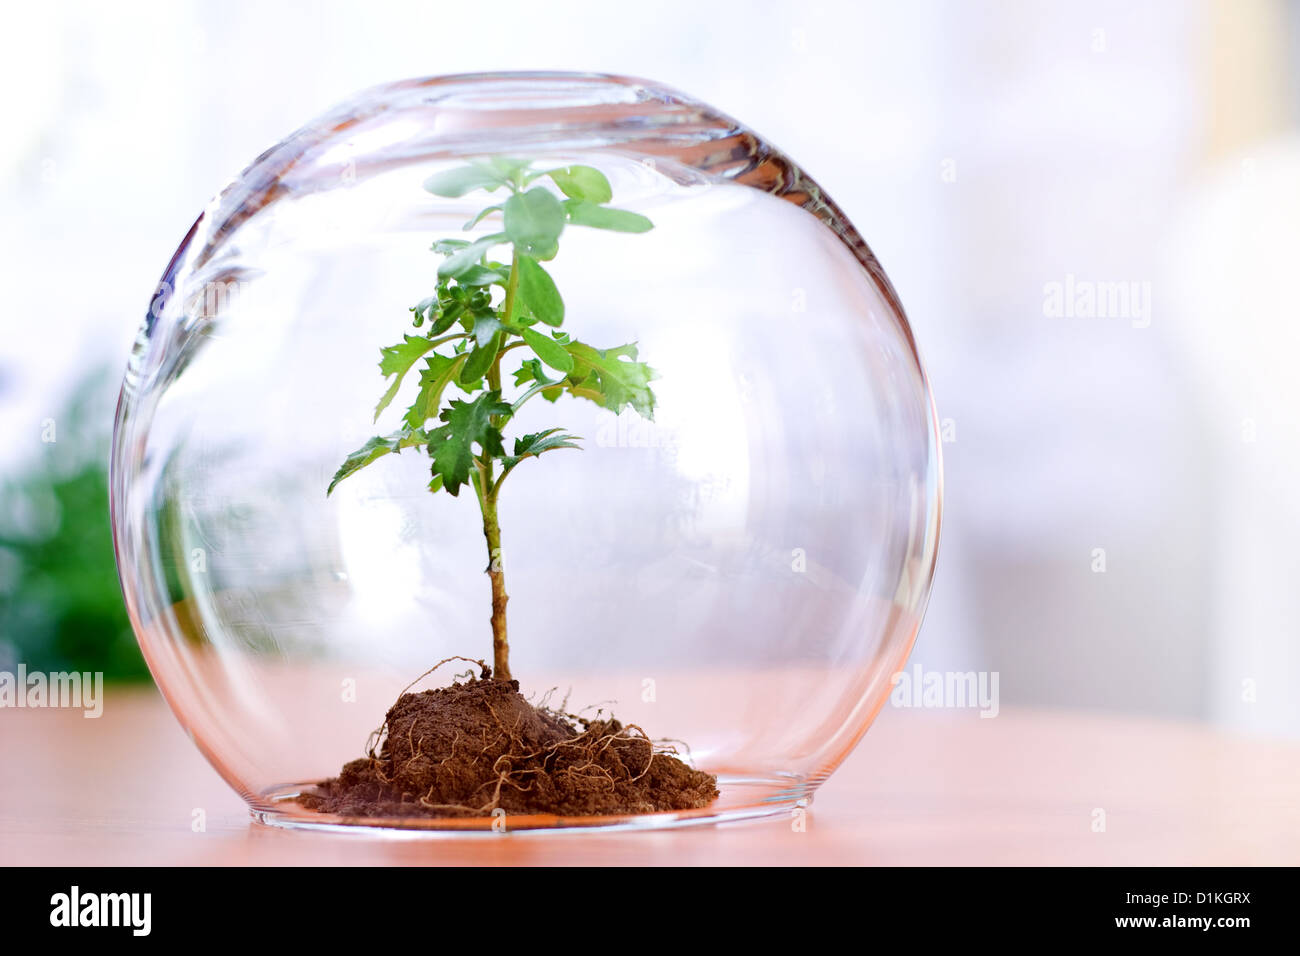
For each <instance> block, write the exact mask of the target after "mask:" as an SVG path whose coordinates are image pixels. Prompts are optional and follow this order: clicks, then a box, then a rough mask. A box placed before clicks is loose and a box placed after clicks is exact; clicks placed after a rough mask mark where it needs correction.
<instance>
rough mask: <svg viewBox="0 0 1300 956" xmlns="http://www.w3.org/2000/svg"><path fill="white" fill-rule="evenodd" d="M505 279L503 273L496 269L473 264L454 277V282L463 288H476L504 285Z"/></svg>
mask: <svg viewBox="0 0 1300 956" xmlns="http://www.w3.org/2000/svg"><path fill="white" fill-rule="evenodd" d="M506 278H507V277H506V275H505V274H504V273H502V272H498V271H497V270H496V269H489V268H488V267H487V266H481V265H478V264H477V263H475V264H474V265H472V266H470V267H469V268H468V269H466V270H465V271H464V272H462V273H461V274H460V275H458V276H456V281H457V282H459V283H460V284H461V285H463V286H468V287H473V288H478V287H480V286H485V285H494V284H495V285H504V284H505V282H506Z"/></svg>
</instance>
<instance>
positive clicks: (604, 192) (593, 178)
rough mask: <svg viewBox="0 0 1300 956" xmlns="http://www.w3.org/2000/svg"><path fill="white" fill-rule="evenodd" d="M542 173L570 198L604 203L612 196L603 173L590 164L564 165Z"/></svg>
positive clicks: (612, 193) (612, 192)
mask: <svg viewBox="0 0 1300 956" xmlns="http://www.w3.org/2000/svg"><path fill="white" fill-rule="evenodd" d="M544 175H546V176H550V177H551V181H552V182H554V183H555V185H557V186H559V187H560V192H562V193H564V195H566V196H568V197H569V198H570V199H582V200H586V201H587V202H594V203H604V202H609V201H610V200H611V199H613V198H614V191H613V190H612V189H610V186H609V180H608V179H606V178H605V174H604V173H602V172H601V171H600V170H599V169H595V168H593V167H591V166H565V167H563V168H561V169H552V170H549V171H547V172H546V173H545V174H544Z"/></svg>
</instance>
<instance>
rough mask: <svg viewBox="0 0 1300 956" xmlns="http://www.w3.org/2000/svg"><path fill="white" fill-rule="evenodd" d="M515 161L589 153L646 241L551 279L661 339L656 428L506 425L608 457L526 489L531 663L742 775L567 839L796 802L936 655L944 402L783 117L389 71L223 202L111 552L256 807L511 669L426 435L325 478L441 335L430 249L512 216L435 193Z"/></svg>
mask: <svg viewBox="0 0 1300 956" xmlns="http://www.w3.org/2000/svg"><path fill="white" fill-rule="evenodd" d="M491 156H497V157H501V156H508V157H524V158H527V159H531V160H533V161H535V162H536V163H538V164H539V165H540V166H543V167H547V168H549V167H553V166H564V165H568V164H577V163H580V164H586V165H588V166H592V167H595V168H597V169H599V170H600V171H602V172H603V173H604V174H605V176H606V177H607V178H608V180H609V182H610V184H611V186H612V190H613V202H612V205H614V206H617V207H619V208H622V209H628V210H634V211H636V212H639V213H642V214H644V215H646V216H648V217H649V218H650V219H651V220H652V221H653V223H654V228H653V230H651V231H649V232H645V233H643V234H639V235H633V234H624V233H617V232H608V231H601V230H598V229H583V228H578V227H576V226H572V225H571V226H569V227H568V228H567V229H566V230H565V231H564V234H563V239H562V242H561V246H560V252H559V255H558V256H556V257H555V259H554V260H553V261H551V262H548V263H547V269H548V270H549V271H550V273H551V275H552V276H554V278H555V281H556V284H557V286H558V288H559V290H560V291H561V293H562V295H563V297H564V301H565V305H566V318H565V322H564V328H565V331H567V332H569V333H570V334H572V335H573V336H574V337H575V338H580V339H581V340H582V341H585V342H588V343H591V344H593V345H596V346H598V347H601V348H604V347H610V346H615V345H621V344H623V343H627V342H636V343H637V344H638V348H639V354H640V359H641V360H642V361H644V362H646V363H648V364H650V365H651V366H653V368H654V369H655V370H656V371H657V372H658V375H659V377H658V379H657V380H656V381H655V383H654V387H655V393H656V395H657V398H658V405H657V408H656V412H655V415H654V419H653V421H647V420H645V419H642V418H640V417H639V416H637V415H636V414H634V413H633V412H631V411H625V412H623V413H621V414H618V415H615V414H614V413H613V412H610V411H607V410H605V409H603V408H601V407H598V406H596V405H594V404H592V403H590V402H586V401H581V400H579V399H576V398H572V397H569V396H564V397H562V398H561V399H560V400H559V401H557V402H555V403H554V404H551V403H548V402H535V403H533V404H531V405H528V406H526V407H525V408H523V409H522V410H521V412H520V415H519V425H518V429H517V431H516V434H518V433H522V432H527V431H531V430H534V426H535V427H537V428H544V427H552V426H563V427H564V428H565V429H566V430H568V431H569V432H571V433H573V434H574V435H577V436H582V442H581V444H582V450H581V451H565V452H564V453H563V454H553V455H548V456H545V457H542V458H539V459H538V460H536V461H529V462H527V463H525V465H524V466H523V467H521V468H520V469H519V472H518V474H517V475H515V476H513V477H512V478H511V482H510V485H509V486H507V487H505V488H504V489H503V492H502V495H501V501H500V524H501V530H502V537H503V542H502V544H503V552H504V563H505V566H506V568H507V574H508V577H509V588H510V597H511V600H510V604H509V616H510V617H509V625H510V638H511V648H512V656H511V664H512V670H513V674H514V676H515V677H516V678H517V679H519V680H520V682H521V685H522V690H523V692H524V693H525V694H526V695H529V696H530V697H531V698H532V699H534V700H541V699H543V698H546V699H549V700H550V701H551V702H552V703H555V704H559V703H560V702H562V701H563V702H566V706H567V708H568V709H569V710H571V711H576V710H578V709H580V708H596V707H604V708H605V709H606V711H607V712H612V713H613V714H614V715H616V716H617V717H618V718H619V719H621V720H623V721H624V722H625V723H635V724H637V725H639V726H641V727H643V728H645V729H646V731H647V732H648V733H649V734H650V736H652V737H655V738H663V739H669V740H674V741H678V743H677V745H676V746H677V748H678V751H679V753H681V754H682V755H683V756H684V757H686V758H687V759H689V761H690V762H691V763H692V764H693V765H695V766H696V767H698V768H701V769H704V770H707V771H710V772H713V773H716V774H718V776H719V786H720V789H721V797H720V798H719V799H718V801H717V802H716V803H715V804H714V805H713V806H711V807H709V808H707V809H704V810H699V811H687V812H682V813H676V814H666V815H651V816H645V817H635V816H634V817H626V818H599V819H596V820H590V819H588V820H582V821H575V820H567V821H566V820H558V821H557V820H551V821H548V824H547V825H554V824H556V823H559V824H566V823H568V824H573V823H582V824H584V825H593V824H596V825H601V826H624V827H639V826H663V825H665V824H670V823H679V822H680V823H689V822H701V821H716V820H721V819H735V818H740V817H746V816H758V815H764V814H774V813H788V812H789V811H790V808H792V807H795V806H799V805H802V804H803V803H806V802H807V801H808V800H809V799H810V798H811V795H812V793H813V791H814V790H815V789H816V788H817V787H818V786H820V785H821V783H822V782H823V781H824V780H825V779H826V778H827V776H828V775H829V774H830V773H831V772H832V771H833V770H834V769H835V768H836V766H838V765H839V764H840V762H841V761H843V759H844V758H845V756H846V755H847V754H848V752H849V751H850V750H851V748H852V747H853V746H854V745H855V743H856V742H857V741H858V740H859V738H860V737H861V736H862V734H863V733H864V732H865V731H866V729H867V727H868V725H869V724H870V722H871V721H872V719H873V718H874V716H875V715H876V713H877V712H878V711H879V709H880V707H881V706H882V704H883V703H884V702H885V700H886V699H887V697H888V694H889V691H890V689H891V684H890V677H891V675H893V674H894V673H896V672H897V671H898V670H900V668H901V667H902V665H903V663H904V661H905V659H906V656H907V654H908V652H909V651H910V649H911V645H912V642H913V640H914V638H915V635H916V632H917V628H918V626H919V622H920V619H921V615H922V612H923V609H924V606H925V603H926V600H927V597H928V594H929V590H930V583H931V577H932V573H933V568H934V561H935V553H936V547H937V543H938V533H939V514H940V498H941V478H940V456H939V444H938V437H937V427H936V419H935V414H934V409H933V404H932V399H931V395H930V392H929V388H928V385H927V383H926V378H925V374H924V372H923V370H922V367H921V362H920V359H919V357H918V354H917V349H916V343H915V342H914V340H913V336H912V332H911V330H910V328H909V327H908V324H907V321H906V319H905V317H904V315H903V310H902V307H901V306H900V304H899V301H898V298H897V296H896V294H895V292H894V290H893V288H892V287H891V285H890V283H889V280H888V279H887V278H886V277H885V274H884V272H883V271H882V269H881V267H880V265H879V264H878V263H877V261H876V259H875V257H874V256H873V255H872V253H871V251H870V250H869V249H868V248H867V246H866V244H865V243H864V242H863V240H862V238H861V237H860V236H859V234H858V232H857V230H856V229H855V228H854V227H853V226H852V225H851V224H850V223H849V221H848V220H847V219H846V218H845V217H844V215H843V214H842V213H841V212H840V210H839V209H838V208H837V207H836V206H835V204H834V203H832V202H831V201H830V199H829V198H828V197H827V196H826V195H825V193H823V191H822V190H821V189H820V188H819V187H818V186H817V184H816V183H814V182H813V181H812V180H811V179H809V178H808V177H807V175H805V174H804V173H803V172H802V171H801V170H800V169H799V167H797V166H796V165H795V164H794V163H793V162H791V161H790V160H789V159H787V158H786V157H785V156H783V155H782V154H781V153H780V152H778V151H777V150H776V149H774V148H773V147H772V146H771V145H769V144H768V143H766V142H765V141H764V140H763V139H761V138H760V137H759V136H758V135H756V134H755V133H753V132H751V131H750V130H748V129H746V128H745V127H744V126H742V125H740V124H738V123H737V122H735V121H734V120H732V119H730V118H728V117H726V116H724V115H723V114H721V113H719V112H718V111H716V110H714V109H713V108H712V107H709V106H706V105H704V104H702V103H699V102H697V101H694V100H691V99H689V98H687V97H685V96H683V95H681V94H679V93H676V92H674V91H671V90H668V89H665V88H662V87H658V86H654V85H652V84H648V83H645V82H643V81H638V80H629V79H623V78H615V77H607V76H596V75H571V74H550V73H537V74H506V75H475V76H460V77H438V78H433V79H423V80H415V81H409V82H402V83H397V84H393V85H390V86H385V87H381V88H378V89H375V90H371V91H368V92H366V93H364V94H362V95H360V96H358V97H356V98H355V99H353V100H351V101H349V102H347V103H344V104H343V105H341V106H339V107H338V108H336V109H334V110H333V111H331V112H329V113H328V114H326V115H324V116H322V117H321V118H320V119H318V120H316V121H315V122H313V123H311V124H309V125H308V126H306V127H304V128H303V129H301V130H299V131H298V132H296V133H294V134H293V135H291V136H289V137H288V138H287V139H285V140H284V141H283V142H281V143H280V144H278V145H276V146H274V147H273V148H271V149H270V150H268V151H267V152H266V153H264V154H263V155H262V156H260V157H259V158H258V159H257V160H256V161H255V162H254V163H253V164H252V165H251V166H250V167H249V168H248V169H247V170H245V171H244V172H243V173H242V174H241V175H240V176H239V177H238V179H236V180H235V181H234V182H233V183H232V184H230V185H229V186H228V187H226V189H224V190H223V191H222V192H221V193H220V195H218V196H217V197H216V198H215V199H214V200H213V201H212V202H211V203H210V204H209V205H208V207H207V208H206V209H205V210H204V211H203V213H202V215H200V216H199V218H198V220H197V222H195V224H194V225H193V227H192V228H191V229H190V231H189V233H188V235H186V236H185V239H184V241H183V242H182V243H181V245H180V247H179V248H178V249H177V251H176V254H175V255H174V256H173V257H172V260H171V262H170V264H169V265H168V266H167V268H166V271H165V272H164V273H163V276H162V280H161V282H160V283H159V285H158V286H157V288H156V290H155V293H154V296H153V299H152V302H151V305H150V309H149V312H148V314H147V316H146V318H145V320H144V323H143V325H142V327H141V329H140V333H139V336H138V338H137V340H136V343H135V346H134V349H133V351H132V354H131V356H130V359H129V363H128V367H127V371H126V375H125V380H124V383H123V387H122V393H121V399H120V403H119V406H118V414H117V421H116V428H115V432H114V442H113V456H112V519H113V531H114V536H115V542H116V547H117V554H118V562H119V570H120V575H121V579H122V585H123V589H124V592H125V596H126V602H127V605H128V609H129V612H130V615H131V619H132V622H133V624H134V627H135V630H136V634H137V635H138V638H139V641H140V645H141V647H142V649H143V651H144V654H145V656H146V658H147V660H148V662H149V666H150V669H151V670H152V672H153V675H154V678H155V680H156V681H157V683H158V685H159V687H160V688H161V690H162V692H163V694H164V696H165V697H166V699H167V701H168V703H169V705H170V706H171V708H172V710H173V711H174V712H175V714H176V716H177V718H178V719H179V720H180V721H181V723H182V724H183V725H184V726H185V728H186V729H187V730H188V731H189V732H190V734H191V735H192V737H193V739H194V741H195V742H196V744H197V745H198V746H199V748H200V749H201V750H202V751H203V753H204V754H205V755H206V756H207V758H208V759H209V760H210V761H211V762H212V764H213V765H214V766H215V767H216V769H217V770H218V771H219V772H220V773H221V774H222V776H223V777H224V778H225V779H226V780H227V781H228V782H229V783H230V785H231V786H232V787H234V788H235V789H236V790H237V791H238V792H239V793H240V794H241V795H242V796H243V797H244V798H245V800H247V802H248V803H249V805H250V807H251V808H252V810H253V813H254V816H255V817H256V818H258V819H261V820H263V821H266V822H273V823H281V824H290V825H293V824H302V825H312V824H314V823H319V822H321V821H320V820H318V819H316V818H315V817H314V815H313V814H312V813H311V812H310V811H308V810H306V809H304V808H302V807H301V806H300V805H298V804H297V803H295V802H294V799H293V798H294V795H295V794H297V793H298V792H299V791H300V790H301V789H302V788H303V786H305V785H308V784H311V783H313V782H315V781H319V780H321V779H323V778H326V777H330V776H333V775H335V774H336V773H337V772H338V770H339V767H340V766H341V765H342V764H343V763H344V762H346V761H348V760H351V759H353V758H356V757H358V756H360V755H361V754H362V752H363V749H364V747H365V745H366V743H367V738H368V736H369V734H370V733H371V731H373V730H374V729H375V728H376V727H377V726H378V725H379V724H380V723H381V722H382V720H383V716H384V713H385V711H386V710H387V709H388V707H389V706H390V705H391V704H392V703H393V701H394V700H395V699H396V697H397V695H398V694H399V692H401V691H402V689H403V688H404V687H405V686H406V685H407V684H409V683H410V682H411V681H412V680H413V679H415V678H417V677H418V676H419V675H420V674H422V672H424V671H426V670H427V669H428V668H429V667H430V666H432V665H433V664H434V663H436V662H438V661H440V660H442V659H443V658H447V657H451V656H452V655H464V656H466V657H471V658H479V657H483V658H486V659H488V660H490V659H491V630H490V628H489V624H488V620H489V614H490V595H489V583H488V578H487V575H486V574H485V573H484V572H485V565H486V563H487V555H486V551H485V546H484V541H483V529H482V519H481V517H480V515H479V512H478V508H477V507H476V502H475V499H474V495H473V494H462V495H460V496H459V497H456V498H453V497H451V496H449V495H447V494H430V493H429V491H428V490H427V487H426V486H427V485H428V482H429V458H428V456H427V455H425V454H424V453H423V452H422V451H420V450H418V449H417V450H411V451H407V452H405V453H402V454H397V455H390V456H389V457H388V458H386V459H385V460H383V461H381V462H377V463H375V464H374V465H372V466H370V467H368V468H366V469H365V470H364V471H362V472H358V473H357V474H356V475H354V476H352V477H351V478H349V479H348V480H347V481H345V482H343V483H341V484H340V485H339V486H338V488H337V489H336V490H335V491H334V492H333V494H332V495H330V496H328V497H327V496H326V487H327V485H328V484H329V482H330V479H331V476H332V475H333V473H334V471H335V469H336V468H337V467H338V466H339V464H340V462H341V461H342V460H343V459H344V457H345V456H346V455H347V454H348V453H349V452H351V451H353V450H355V449H356V448H358V447H359V446H360V445H361V444H362V443H364V442H365V440H366V439H368V438H369V437H371V436H372V435H377V434H383V433H384V432H385V431H387V430H391V423H390V424H387V425H386V424H385V420H384V419H381V420H380V422H379V423H376V422H375V421H374V420H373V417H374V416H373V410H374V407H375V403H376V400H377V399H378V397H379V395H380V394H381V393H382V392H383V390H384V387H385V384H386V383H385V381H384V380H383V377H382V376H381V375H380V373H379V370H378V368H377V362H378V359H379V349H380V348H381V347H383V346H388V345H391V344H393V343H394V342H396V341H401V336H402V334H403V333H404V332H406V333H414V334H419V333H418V332H417V331H416V330H413V329H412V328H411V312H410V309H411V307H412V306H413V305H415V304H416V303H417V302H418V301H420V300H421V299H423V298H424V297H426V296H428V295H430V294H431V292H432V290H433V286H434V284H435V282H436V270H437V267H438V263H439V261H440V259H439V257H438V256H436V255H435V254H434V253H432V252H431V251H430V246H431V243H432V242H433V241H434V240H436V239H439V238H444V237H456V236H467V237H470V238H473V237H475V236H477V235H481V234H483V233H486V232H489V231H491V230H492V229H493V228H499V227H493V226H492V225H491V224H490V223H483V224H480V225H479V226H476V227H474V228H473V229H472V230H470V231H469V232H463V231H462V226H463V225H464V223H465V221H466V220H467V219H468V218H469V217H470V216H472V215H473V214H474V212H476V211H477V210H478V209H480V208H482V206H484V205H485V204H486V203H487V202H491V201H495V200H492V199H484V196H485V195H486V194H484V193H478V194H470V195H466V196H463V197H461V198H445V197H439V196H436V195H433V194H431V193H430V192H428V191H426V190H424V189H422V183H423V182H424V181H425V180H426V178H427V177H429V176H430V175H431V174H433V173H437V172H438V171H440V170H443V169H446V168H450V167H452V166H455V165H457V164H461V163H464V162H465V161H466V160H467V159H472V158H482V157H491ZM401 404H402V403H401V402H400V401H399V402H394V408H393V409H390V410H389V411H387V412H386V413H385V415H386V416H400V415H401V409H398V408H397V406H398V405H401ZM403 407H404V406H403ZM393 420H394V421H395V420H396V418H394V419H393ZM465 669H466V666H465V665H463V664H459V663H455V664H452V665H448V666H447V667H445V668H443V670H442V671H440V672H438V673H436V674H434V675H431V676H430V677H427V678H425V681H424V686H428V685H429V684H430V682H446V681H447V680H450V679H451V677H452V673H453V671H456V670H462V671H463V670H465ZM548 695H549V696H548ZM587 712H588V713H591V712H592V711H590V710H589V711H587ZM332 822H334V823H342V822H347V821H343V820H335V821H332ZM443 823H444V821H438V820H431V819H406V820H403V821H402V824H401V825H403V826H408V827H416V828H421V827H432V828H437V827H439V826H442V825H443ZM456 825H458V826H462V827H463V826H466V825H470V824H466V823H465V821H463V820H462V821H459V822H458V823H457V824H456ZM474 825H476V824H474Z"/></svg>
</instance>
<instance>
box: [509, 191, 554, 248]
mask: <svg viewBox="0 0 1300 956" xmlns="http://www.w3.org/2000/svg"><path fill="white" fill-rule="evenodd" d="M504 218H505V234H506V238H508V239H509V240H510V241H511V242H512V243H514V246H515V249H516V250H517V251H519V252H521V253H523V254H524V255H528V256H533V257H534V258H539V259H545V258H551V257H553V256H554V255H555V250H556V248H558V243H559V239H560V233H561V232H563V231H564V207H563V206H561V205H560V200H558V199H556V198H555V195H554V194H553V193H552V192H551V191H550V190H549V189H544V188H542V187H541V186H538V187H536V188H535V189H530V190H528V191H527V192H523V193H515V194H514V195H513V196H511V197H510V198H509V199H507V200H506V203H505V217H504Z"/></svg>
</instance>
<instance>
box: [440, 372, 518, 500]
mask: <svg viewBox="0 0 1300 956" xmlns="http://www.w3.org/2000/svg"><path fill="white" fill-rule="evenodd" d="M509 412H510V406H509V405H507V404H506V403H504V402H502V401H501V392H500V391H498V390H496V389H493V390H492V391H490V392H484V393H483V394H481V395H479V396H478V397H477V398H475V399H474V400H473V401H469V402H463V401H460V400H455V401H452V402H451V404H450V405H448V406H447V408H444V409H443V410H442V414H441V415H439V418H440V419H441V420H442V421H444V422H446V423H447V424H445V425H443V426H441V427H439V428H437V429H435V430H434V431H433V432H431V433H430V434H429V436H428V446H429V454H430V456H431V457H432V458H433V473H434V474H435V475H440V476H441V477H442V482H443V488H445V489H446V490H447V492H448V493H449V494H452V495H457V494H459V492H460V486H461V485H464V484H467V483H468V482H469V470H470V468H471V467H472V466H473V464H474V445H476V444H477V445H478V446H479V447H480V448H481V449H482V451H483V454H485V455H487V456H490V457H496V456H499V455H500V454H501V453H502V451H503V448H502V445H501V432H500V430H499V429H498V428H497V427H496V426H495V425H493V424H492V417H493V416H494V415H506V414H509Z"/></svg>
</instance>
